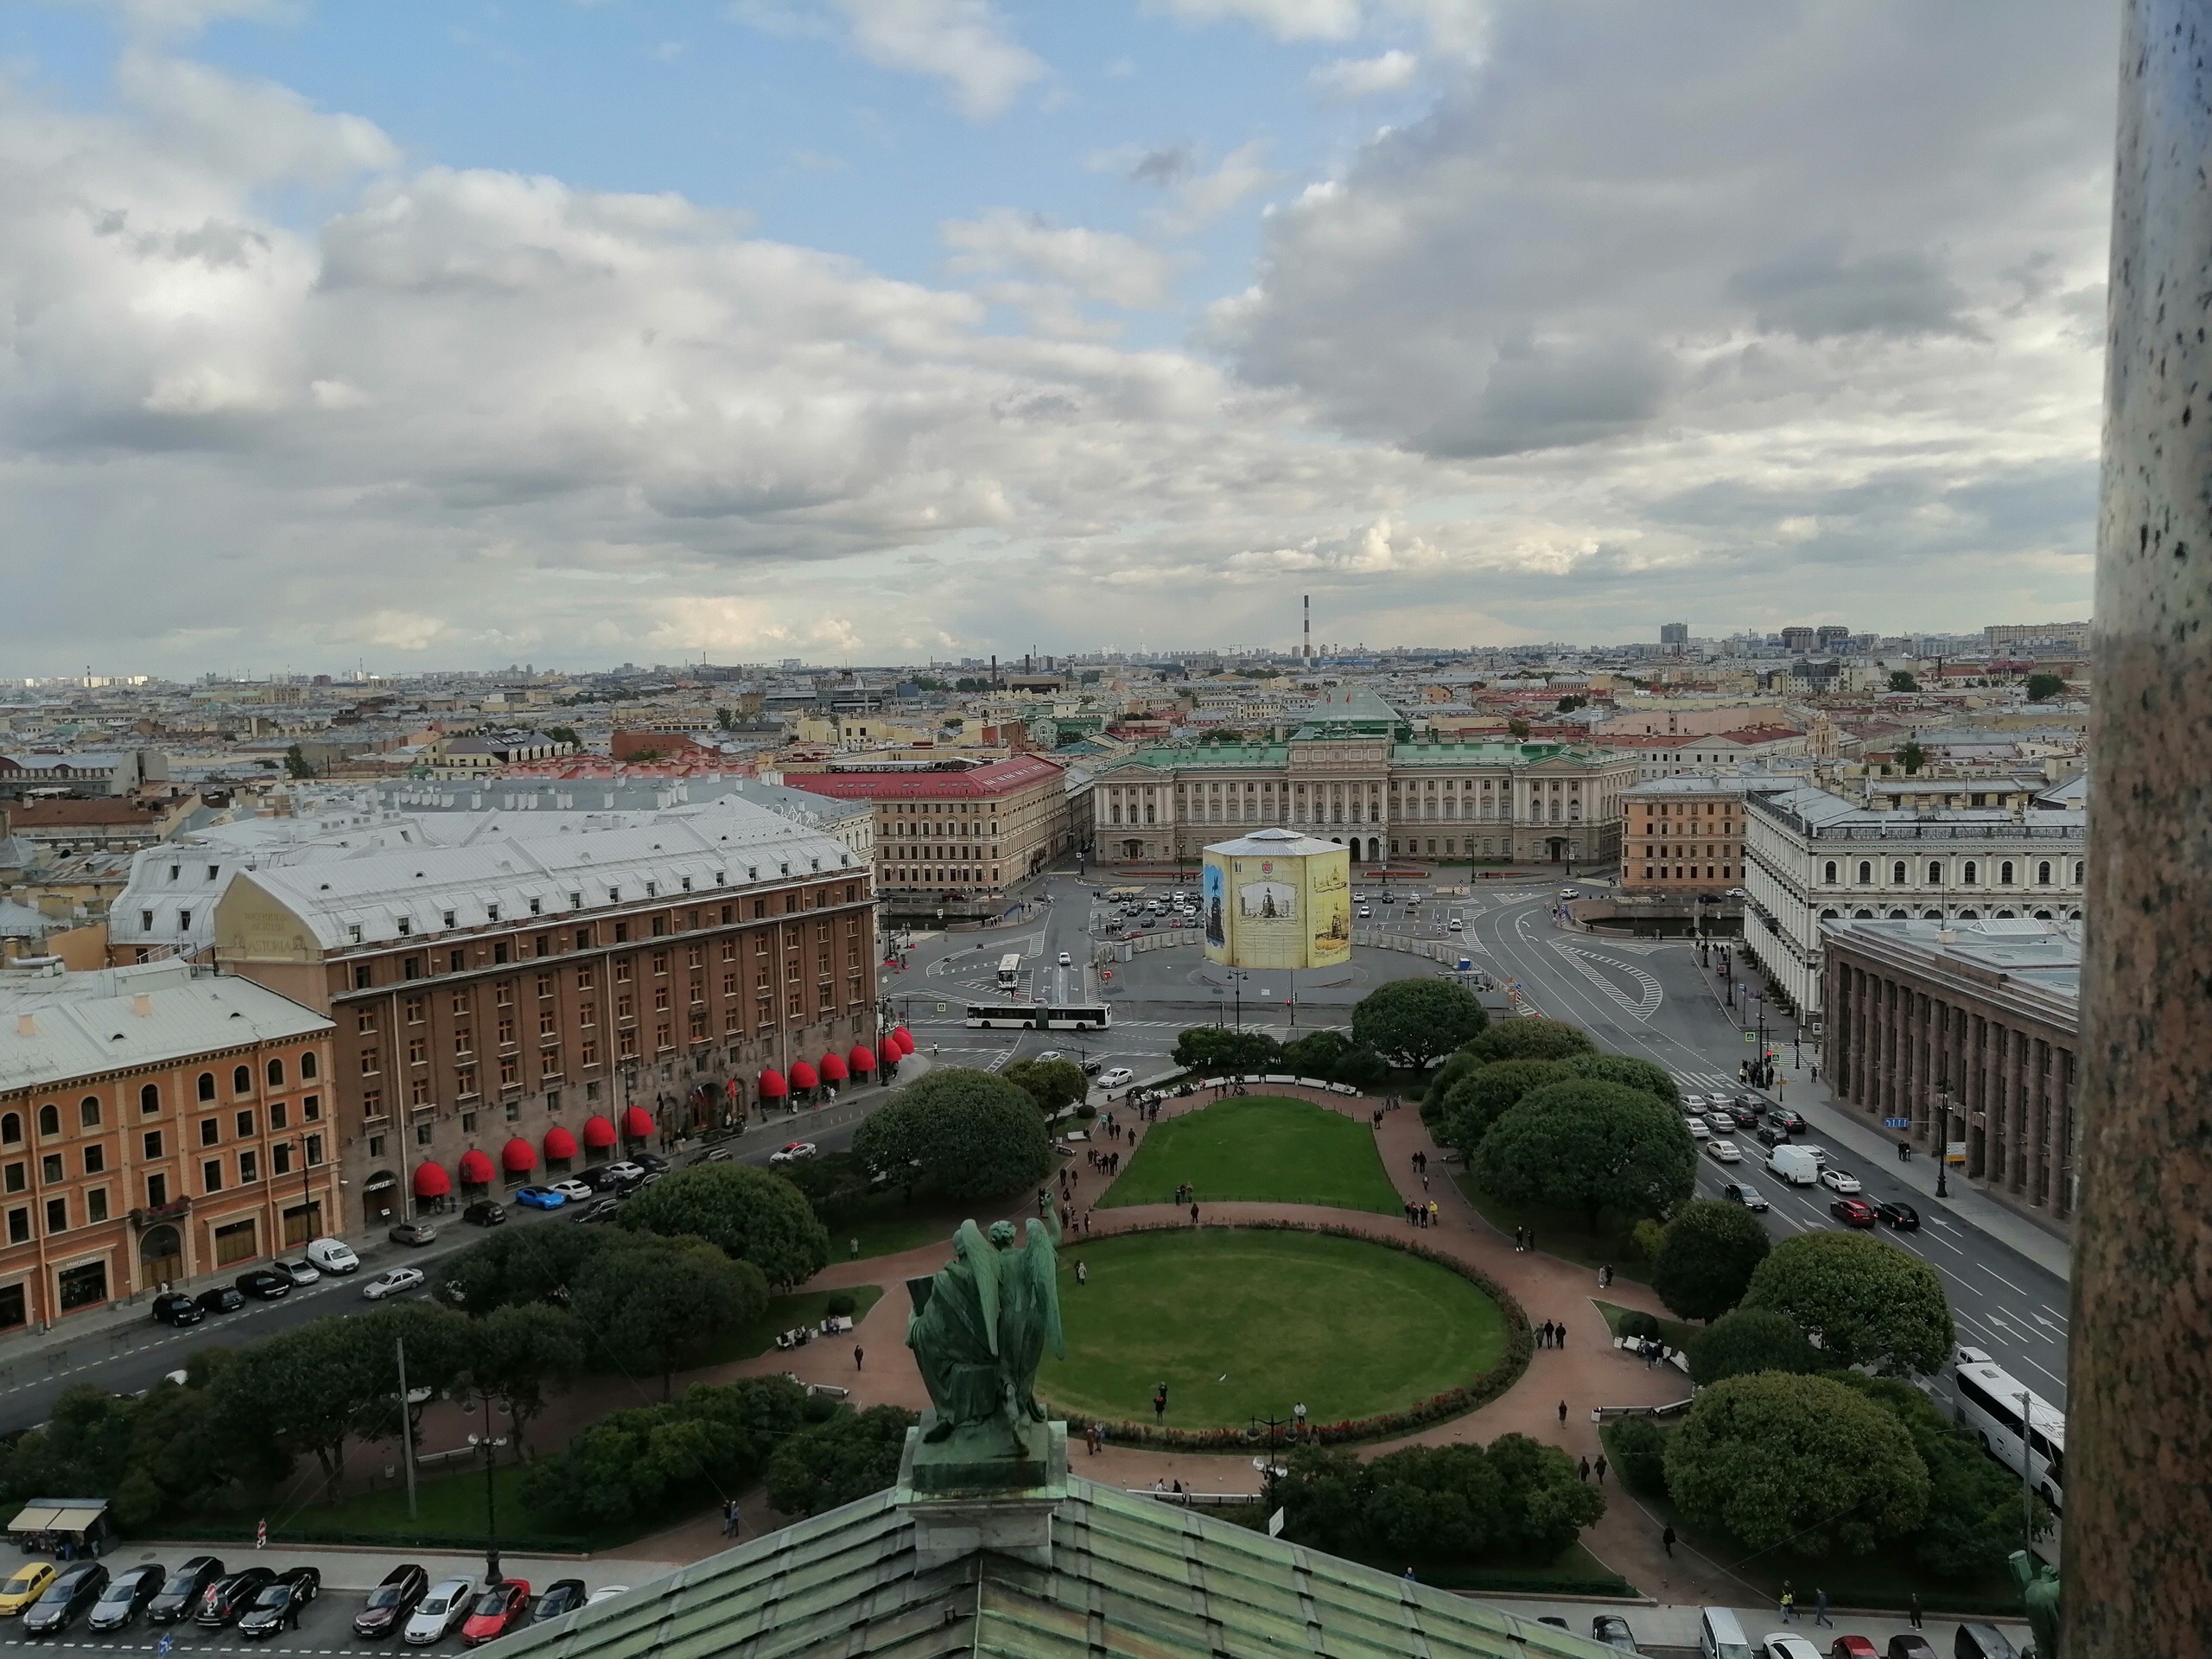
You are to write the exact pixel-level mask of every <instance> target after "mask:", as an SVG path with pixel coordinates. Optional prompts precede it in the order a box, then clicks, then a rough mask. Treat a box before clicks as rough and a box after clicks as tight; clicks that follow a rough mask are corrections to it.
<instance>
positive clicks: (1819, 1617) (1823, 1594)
mask: <svg viewBox="0 0 2212 1659" xmlns="http://www.w3.org/2000/svg"><path fill="white" fill-rule="evenodd" d="M1813 1623H1814V1624H1825V1625H1827V1627H1828V1628H1829V1629H1830V1630H1834V1628H1835V1621H1834V1619H1832V1618H1829V1617H1828V1592H1827V1591H1825V1590H1823V1589H1821V1587H1820V1586H1818V1585H1815V1586H1813Z"/></svg>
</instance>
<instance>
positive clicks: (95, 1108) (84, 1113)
mask: <svg viewBox="0 0 2212 1659" xmlns="http://www.w3.org/2000/svg"><path fill="white" fill-rule="evenodd" d="M77 1122H79V1123H80V1124H81V1125H83V1126H84V1127H85V1128H88V1129H97V1128H99V1126H100V1097H99V1096H98V1095H86V1096H85V1097H84V1098H83V1099H82V1100H80V1101H79V1102H78V1103H77Z"/></svg>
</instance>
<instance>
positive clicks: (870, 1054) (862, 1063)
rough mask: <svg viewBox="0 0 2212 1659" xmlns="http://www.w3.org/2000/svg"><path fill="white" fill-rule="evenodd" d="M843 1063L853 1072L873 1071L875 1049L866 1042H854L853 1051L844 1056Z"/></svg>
mask: <svg viewBox="0 0 2212 1659" xmlns="http://www.w3.org/2000/svg"><path fill="white" fill-rule="evenodd" d="M845 1065H846V1068H847V1069H848V1070H849V1071H855V1072H868V1071H874V1070H875V1051H874V1049H872V1048H870V1047H869V1046H868V1045H867V1044H866V1043H855V1044H854V1045H853V1052H851V1053H849V1054H848V1055H846V1056H845Z"/></svg>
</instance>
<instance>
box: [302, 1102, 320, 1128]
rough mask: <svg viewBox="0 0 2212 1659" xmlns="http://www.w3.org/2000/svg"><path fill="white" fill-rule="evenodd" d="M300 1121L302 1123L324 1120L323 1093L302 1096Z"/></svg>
mask: <svg viewBox="0 0 2212 1659" xmlns="http://www.w3.org/2000/svg"><path fill="white" fill-rule="evenodd" d="M300 1121H301V1122H302V1123H320V1122H321V1121H322V1096H321V1095H303V1096H301V1097H300Z"/></svg>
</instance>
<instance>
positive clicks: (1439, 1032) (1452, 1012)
mask: <svg viewBox="0 0 2212 1659" xmlns="http://www.w3.org/2000/svg"><path fill="white" fill-rule="evenodd" d="M1489 1024H1490V1016H1489V1015H1488V1014H1484V1012H1483V1005H1482V1003H1481V1002H1480V1001H1478V1000H1477V998H1476V996H1475V994H1474V993H1473V992H1472V991H1471V990H1469V989H1468V988H1466V987H1465V986H1464V985H1455V984H1453V983H1452V982H1451V981H1450V980H1448V979H1397V980H1393V981H1391V982H1390V983H1389V984H1388V985H1384V986H1381V987H1378V988H1376V989H1375V990H1372V991H1370V992H1369V993H1368V994H1367V995H1365V996H1363V997H1362V998H1360V1000H1359V1001H1357V1003H1355V1004H1354V1005H1353V1007H1352V1011H1351V1040H1352V1045H1353V1046H1354V1047H1363V1048H1371V1049H1373V1050H1374V1051H1375V1052H1376V1053H1377V1054H1380V1055H1381V1056H1382V1057H1383V1058H1384V1059H1385V1060H1387V1061H1389V1063H1390V1064H1391V1065H1395V1066H1396V1067H1398V1068H1399V1069H1400V1070H1402V1071H1427V1069H1428V1068H1429V1067H1430V1066H1432V1065H1435V1064H1436V1062H1437V1061H1438V1060H1439V1059H1440V1058H1443V1057H1444V1056H1445V1055H1446V1054H1449V1053H1450V1052H1452V1050H1453V1049H1455V1048H1457V1047H1459V1046H1460V1045H1461V1044H1462V1043H1465V1042H1466V1041H1468V1040H1469V1039H1471V1038H1474V1037H1476V1036H1478V1035H1480V1034H1481V1033H1482V1031H1483V1028H1484V1027H1486V1026H1487V1025H1489Z"/></svg>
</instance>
